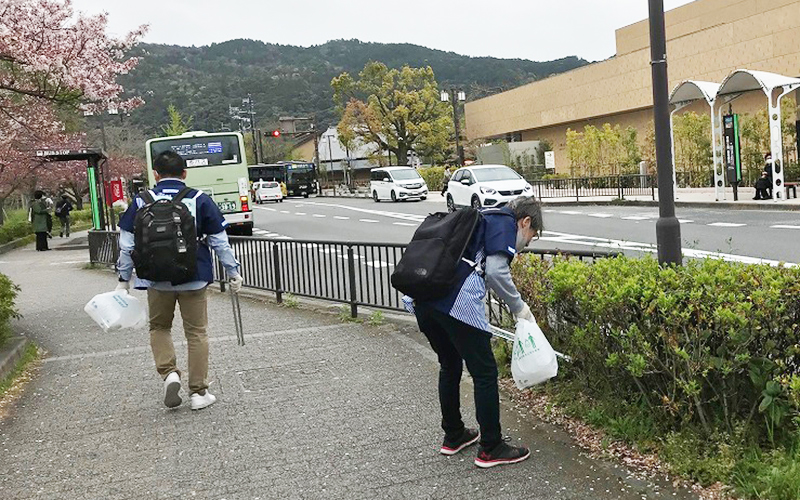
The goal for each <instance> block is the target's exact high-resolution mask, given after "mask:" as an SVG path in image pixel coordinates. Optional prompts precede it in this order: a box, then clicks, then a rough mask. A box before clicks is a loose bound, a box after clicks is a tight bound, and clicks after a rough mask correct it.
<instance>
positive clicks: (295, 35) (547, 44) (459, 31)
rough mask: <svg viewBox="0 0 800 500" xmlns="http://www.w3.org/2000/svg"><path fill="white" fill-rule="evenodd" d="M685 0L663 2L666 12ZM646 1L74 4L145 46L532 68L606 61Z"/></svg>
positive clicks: (150, 0)
mask: <svg viewBox="0 0 800 500" xmlns="http://www.w3.org/2000/svg"><path fill="white" fill-rule="evenodd" d="M690 1H691V0H664V7H665V9H667V10H669V9H672V8H675V7H678V6H680V5H684V4H687V3H690ZM647 3H648V2H647V0H494V1H485V0H480V1H479V0H461V1H442V0H404V1H394V2H386V1H383V2H382V1H376V0H327V1H310V0H282V1H275V0H267V1H263V0H262V1H256V0H249V1H244V0H136V1H113V2H112V1H109V0H73V5H74V6H75V8H76V9H77V10H80V11H83V12H86V13H98V12H101V11H103V10H105V11H107V12H108V13H109V17H110V20H109V28H110V31H111V32H112V34H115V35H122V34H124V33H126V32H127V31H129V30H131V29H132V28H134V27H136V26H138V25H140V24H149V25H150V30H149V32H148V33H147V35H146V37H145V39H144V41H146V42H152V43H167V44H175V45H208V44H211V43H215V42H223V41H226V40H231V39H234V38H251V39H255V40H262V41H264V42H269V43H280V44H284V45H300V46H304V47H308V46H311V45H319V44H322V43H325V42H326V41H328V40H334V39H340V38H344V39H351V38H357V39H359V40H361V41H367V42H385V43H397V42H401V43H413V44H416V45H422V46H425V47H430V48H433V49H440V50H446V51H452V52H456V53H459V54H464V55H470V56H492V57H500V58H522V59H532V60H536V61H544V60H550V59H557V58H560V57H565V56H570V55H577V56H580V57H583V58H584V59H588V60H600V59H605V58H607V57H609V56H612V55H614V53H615V47H614V30H615V29H617V28H621V27H623V26H627V25H629V24H632V23H635V22H637V21H640V20H642V19H645V18H647Z"/></svg>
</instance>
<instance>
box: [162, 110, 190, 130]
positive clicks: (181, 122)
mask: <svg viewBox="0 0 800 500" xmlns="http://www.w3.org/2000/svg"><path fill="white" fill-rule="evenodd" d="M167 115H168V116H169V122H167V124H166V125H162V126H161V131H162V132H164V135H181V134H183V133H184V132H188V131H189V130H191V129H192V117H191V116H190V117H188V118H184V117H183V115H181V112H180V111H178V108H176V107H175V106H174V105H173V104H170V105H169V106H167Z"/></svg>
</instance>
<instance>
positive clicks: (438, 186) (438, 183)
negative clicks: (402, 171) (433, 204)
mask: <svg viewBox="0 0 800 500" xmlns="http://www.w3.org/2000/svg"><path fill="white" fill-rule="evenodd" d="M418 172H419V175H421V176H422V178H423V179H425V184H427V185H428V190H430V191H441V190H442V187H443V185H444V167H427V168H420V169H419V170H418Z"/></svg>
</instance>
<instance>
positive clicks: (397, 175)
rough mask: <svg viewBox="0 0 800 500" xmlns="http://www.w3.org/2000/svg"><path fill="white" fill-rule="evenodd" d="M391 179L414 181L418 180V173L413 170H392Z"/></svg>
mask: <svg viewBox="0 0 800 500" xmlns="http://www.w3.org/2000/svg"><path fill="white" fill-rule="evenodd" d="M392 178H394V180H396V181H410V180H414V179H419V178H420V176H419V173H418V172H417V171H416V170H414V169H413V168H409V169H405V168H404V169H403V170H392Z"/></svg>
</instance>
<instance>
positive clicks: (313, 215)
mask: <svg viewBox="0 0 800 500" xmlns="http://www.w3.org/2000/svg"><path fill="white" fill-rule="evenodd" d="M311 217H318V218H320V219H324V218H325V217H327V215H322V214H311Z"/></svg>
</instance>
